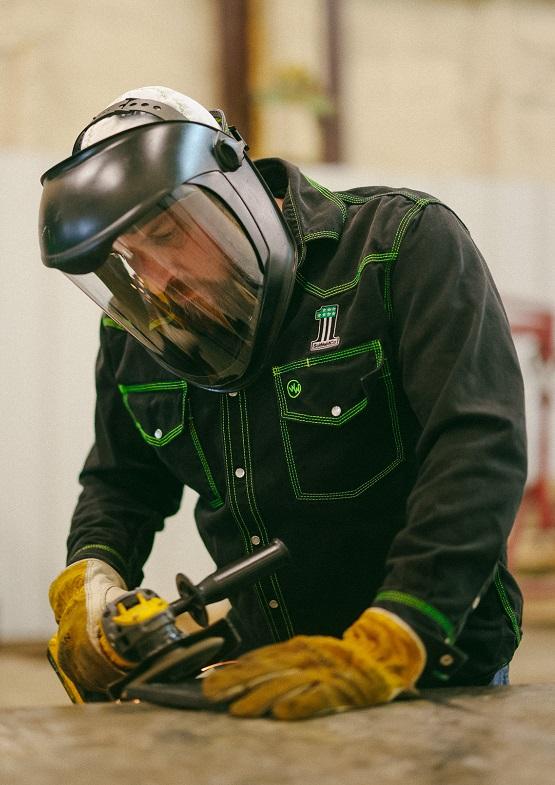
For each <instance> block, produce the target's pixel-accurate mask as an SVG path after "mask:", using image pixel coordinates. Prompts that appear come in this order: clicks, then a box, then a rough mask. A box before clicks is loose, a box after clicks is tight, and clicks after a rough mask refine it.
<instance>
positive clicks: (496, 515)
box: [375, 204, 526, 675]
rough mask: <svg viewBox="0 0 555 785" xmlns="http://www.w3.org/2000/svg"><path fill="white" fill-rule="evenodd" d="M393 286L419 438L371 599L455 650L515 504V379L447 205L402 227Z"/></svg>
mask: <svg viewBox="0 0 555 785" xmlns="http://www.w3.org/2000/svg"><path fill="white" fill-rule="evenodd" d="M391 291H392V305H393V321H394V328H395V331H396V337H397V343H398V362H399V368H400V373H401V382H402V387H403V389H404V391H405V394H406V396H407V398H408V401H409V403H410V406H411V407H412V410H413V411H414V413H415V415H416V417H417V419H418V421H419V423H420V425H421V427H422V433H421V436H420V439H419V441H418V444H417V457H418V462H419V472H418V477H417V481H416V484H415V486H414V489H413V491H412V493H411V494H410V497H409V500H408V504H407V524H406V526H405V527H404V528H403V530H402V531H400V532H399V534H398V535H397V537H396V538H395V540H394V543H393V546H392V548H391V550H390V553H389V558H388V561H387V577H386V579H385V582H384V584H383V587H382V590H381V592H380V593H379V594H378V596H377V599H376V603H375V604H376V605H378V606H381V607H383V608H385V609H388V610H390V611H392V612H394V613H396V614H398V615H399V616H401V617H402V618H403V619H404V620H405V621H406V622H407V623H409V624H410V625H411V626H412V627H413V628H414V629H416V630H417V631H418V633H419V634H420V635H421V637H423V639H424V641H425V642H426V643H427V644H428V643H429V642H430V641H431V640H433V639H435V640H437V641H448V642H450V643H453V642H454V641H455V640H456V638H457V636H458V634H459V633H460V631H461V629H462V627H463V626H464V623H465V621H466V619H467V618H468V615H469V614H470V613H471V611H472V609H473V608H475V607H476V605H477V604H478V603H479V600H480V597H481V595H482V594H483V592H484V591H485V590H486V589H487V588H488V586H489V585H490V583H491V581H492V580H493V577H494V574H495V571H496V568H497V565H498V562H499V560H500V558H502V554H503V551H504V548H505V545H506V541H507V537H508V535H509V532H510V529H511V526H512V524H513V521H514V518H515V514H516V511H517V507H518V504H519V502H520V499H521V495H522V491H523V486H524V482H525V478H526V436H525V423H524V399H523V385H522V378H521V373H520V369H519V365H518V360H517V357H516V353H515V349H514V345H513V342H512V338H511V335H510V329H509V325H508V322H507V318H506V316H505V313H504V310H503V307H502V305H501V302H500V299H499V295H498V293H497V290H496V288H495V285H494V283H493V281H492V279H491V276H490V273H489V271H488V269H487V267H486V265H485V263H484V260H483V259H482V257H481V255H480V253H479V252H478V250H477V248H476V246H475V245H474V243H473V241H472V239H471V238H470V236H469V234H468V232H467V230H466V229H465V227H464V226H463V225H462V224H461V223H460V221H459V220H458V219H457V217H456V216H455V215H454V214H453V213H452V212H450V211H449V210H448V209H447V208H445V207H443V206H441V205H436V204H433V205H429V206H428V207H427V208H426V209H425V211H424V212H423V213H422V215H421V216H420V219H419V221H417V222H416V223H415V224H413V225H412V226H411V228H410V229H409V231H408V232H407V235H406V237H405V240H404V245H403V247H402V249H401V253H400V256H399V259H398V261H397V264H396V267H395V269H394V271H393V275H392V286H391ZM428 636H429V637H428ZM441 656H442V655H441V648H439V649H437V660H439V659H440V658H441ZM446 661H447V662H449V658H447V660H446ZM429 667H431V668H432V669H433V668H436V670H439V671H441V670H442V669H441V667H438V662H433V661H430V663H429ZM448 672H449V671H448V669H446V670H444V673H445V675H447V674H448Z"/></svg>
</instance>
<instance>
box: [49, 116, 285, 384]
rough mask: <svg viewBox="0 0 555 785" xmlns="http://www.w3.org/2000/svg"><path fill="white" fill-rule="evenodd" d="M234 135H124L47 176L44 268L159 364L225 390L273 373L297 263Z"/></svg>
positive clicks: (184, 125)
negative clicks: (269, 366)
mask: <svg viewBox="0 0 555 785" xmlns="http://www.w3.org/2000/svg"><path fill="white" fill-rule="evenodd" d="M228 139H229V136H228V135H227V134H223V133H222V132H221V131H218V130H217V129H214V128H208V127H206V126H201V125H199V124H196V123H188V122H179V123H174V122H165V123H154V124H149V125H145V126H141V127H139V128H132V129H130V130H127V131H125V132H123V133H120V134H118V135H117V136H116V137H112V138H110V139H108V140H104V141H102V142H100V143H98V144H96V145H93V146H92V147H90V148H88V149H87V150H84V151H83V152H81V153H78V154H77V155H76V156H74V157H73V158H71V159H68V160H67V161H65V162H62V163H61V164H59V165H58V167H55V168H54V169H53V170H50V171H49V172H47V173H46V175H45V176H44V180H43V184H44V186H45V188H44V191H43V201H42V205H41V219H40V224H41V247H42V251H43V261H44V263H45V264H46V265H47V266H50V267H56V268H58V269H60V270H62V271H63V272H65V273H66V275H67V276H68V277H69V278H70V279H71V280H72V281H73V282H74V283H75V284H76V285H77V286H78V287H79V288H80V289H81V290H83V291H84V292H85V293H86V294H87V295H88V296H89V297H91V298H92V299H93V300H94V301H95V302H96V303H97V304H98V305H99V306H100V307H101V308H102V309H103V310H104V311H105V312H106V313H107V314H108V315H109V316H110V317H111V318H112V319H113V320H114V321H116V322H117V323H118V324H120V325H121V326H122V327H123V328H124V329H125V330H127V331H128V332H129V333H130V334H131V335H133V336H134V337H135V338H136V339H137V340H139V341H140V342H141V343H142V344H143V345H144V346H145V347H146V348H147V349H148V350H149V352H150V353H151V354H153V355H154V356H155V358H156V359H157V360H158V361H159V362H160V363H161V364H162V365H164V366H165V367H167V368H169V369H170V370H171V371H173V372H174V373H175V374H177V375H178V376H180V377H181V378H184V379H186V380H187V381H189V382H190V383H191V384H194V385H196V386H199V387H203V388H207V389H211V390H221V391H230V390H236V389H240V388H242V387H244V386H245V385H246V384H248V383H249V382H250V381H251V379H252V378H254V376H255V375H256V373H257V372H258V371H259V370H260V369H261V367H262V366H263V364H264V361H265V359H266V358H267V356H268V354H269V352H270V351H271V348H272V345H273V343H274V341H275V338H276V336H277V334H278V331H279V328H280V326H281V323H282V320H283V316H284V314H285V310H286V308H287V305H288V302H289V299H290V294H291V290H292V286H293V283H294V276H295V262H296V252H295V246H294V242H293V240H292V238H291V236H290V234H289V231H288V229H287V227H286V225H285V223H284V221H283V218H282V217H281V214H280V212H279V210H278V209H277V206H276V205H275V203H274V200H273V199H272V197H271V195H270V194H269V192H268V191H267V189H266V187H265V184H264V183H263V181H262V180H261V178H260V176H259V175H258V173H257V172H256V170H255V169H254V167H253V166H252V164H250V162H249V161H248V159H246V157H244V158H243V160H241V161H239V160H235V161H233V158H232V156H231V155H230V150H231V151H233V150H235V149H236V148H235V147H232V146H231V143H235V144H237V143H236V142H235V140H233V139H232V140H231V143H228V141H227V140H228ZM218 145H220V150H221V146H222V145H224V146H227V148H228V149H226V150H225V156H222V155H219V154H218ZM230 162H231V164H232V167H231V168H230Z"/></svg>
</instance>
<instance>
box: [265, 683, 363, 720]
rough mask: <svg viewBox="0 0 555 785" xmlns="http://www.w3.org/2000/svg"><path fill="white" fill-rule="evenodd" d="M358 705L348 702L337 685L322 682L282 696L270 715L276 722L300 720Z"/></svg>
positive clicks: (345, 709)
mask: <svg viewBox="0 0 555 785" xmlns="http://www.w3.org/2000/svg"><path fill="white" fill-rule="evenodd" d="M358 705H360V704H359V703H358V702H357V703H353V702H351V701H349V700H348V699H347V698H346V696H345V693H344V692H343V691H342V690H339V689H338V688H337V685H335V684H330V683H325V682H322V683H320V684H316V685H313V686H310V685H307V688H306V689H305V690H302V691H301V690H299V691H296V692H290V693H289V694H288V695H284V696H283V697H282V698H281V699H279V700H277V701H276V702H275V703H274V706H273V707H272V714H273V716H274V717H275V718H276V719H278V720H302V719H304V718H305V717H317V716H323V715H324V714H333V713H335V712H339V711H347V710H348V709H350V708H352V707H353V706H358Z"/></svg>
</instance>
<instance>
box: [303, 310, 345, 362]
mask: <svg viewBox="0 0 555 785" xmlns="http://www.w3.org/2000/svg"><path fill="white" fill-rule="evenodd" d="M338 311H339V306H338V305H322V306H320V308H318V310H317V311H316V313H315V314H314V318H315V319H316V321H317V322H318V337H317V338H316V340H315V341H311V342H310V351H311V352H318V351H321V350H322V349H331V348H332V347H334V346H339V341H340V340H341V339H340V338H339V337H338V336H336V335H335V325H336V322H337V312H338Z"/></svg>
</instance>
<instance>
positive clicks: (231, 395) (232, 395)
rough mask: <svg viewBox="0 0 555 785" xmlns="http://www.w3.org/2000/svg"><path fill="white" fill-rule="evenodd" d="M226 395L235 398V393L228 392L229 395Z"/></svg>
mask: <svg viewBox="0 0 555 785" xmlns="http://www.w3.org/2000/svg"><path fill="white" fill-rule="evenodd" d="M228 395H229V397H230V398H235V396H236V395H237V393H236V392H230V393H228Z"/></svg>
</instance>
